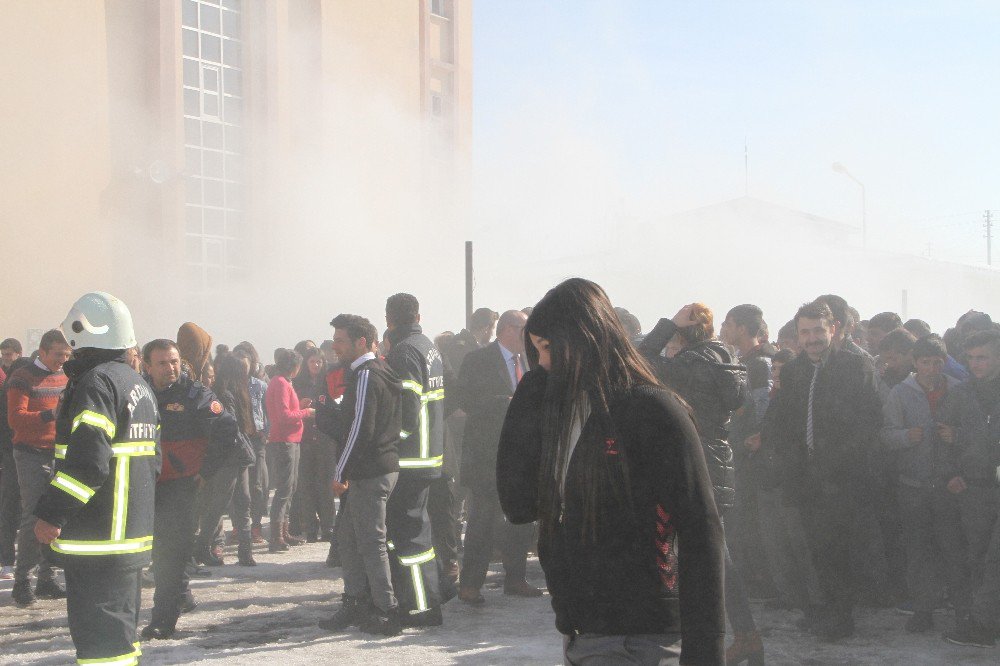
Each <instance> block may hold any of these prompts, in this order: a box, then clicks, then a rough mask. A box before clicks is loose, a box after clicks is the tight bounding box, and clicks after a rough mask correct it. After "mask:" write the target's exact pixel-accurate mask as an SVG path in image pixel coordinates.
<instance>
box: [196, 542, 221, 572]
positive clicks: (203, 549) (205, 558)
mask: <svg viewBox="0 0 1000 666" xmlns="http://www.w3.org/2000/svg"><path fill="white" fill-rule="evenodd" d="M194 559H195V561H196V562H198V564H204V565H205V566H207V567H221V566H222V565H223V564H225V562H223V561H222V559H221V558H219V557H217V556H216V554H215V553H213V552H212V549H211V548H209V547H208V546H204V545H202V544H198V546H197V547H196V548H195V551H194Z"/></svg>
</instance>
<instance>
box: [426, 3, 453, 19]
mask: <svg viewBox="0 0 1000 666" xmlns="http://www.w3.org/2000/svg"><path fill="white" fill-rule="evenodd" d="M431 14H434V15H435V16H440V17H441V18H451V0H431Z"/></svg>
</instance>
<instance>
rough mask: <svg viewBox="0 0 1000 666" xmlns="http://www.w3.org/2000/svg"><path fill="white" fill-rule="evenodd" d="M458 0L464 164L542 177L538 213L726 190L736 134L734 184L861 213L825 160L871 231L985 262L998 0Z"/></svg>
mask: <svg viewBox="0 0 1000 666" xmlns="http://www.w3.org/2000/svg"><path fill="white" fill-rule="evenodd" d="M474 13H475V14H474V16H475V18H474V21H475V38H474V48H475V51H474V63H475V76H474V85H475V146H476V148H475V155H476V161H477V166H478V168H479V170H480V173H481V176H482V175H483V174H485V175H486V179H487V180H489V181H490V182H497V180H498V179H500V182H502V178H503V174H511V173H513V172H518V178H517V179H514V180H511V181H509V182H508V183H507V185H508V186H509V187H511V188H515V189H517V190H520V191H523V190H525V189H531V187H530V184H531V182H539V183H541V182H549V181H550V180H551V183H552V187H551V188H548V189H547V188H544V187H541V186H539V188H538V189H537V190H534V191H532V194H533V195H534V196H535V197H536V198H535V203H536V204H540V205H541V207H542V208H547V209H548V210H549V211H550V212H551V211H555V210H557V209H560V208H561V207H562V206H566V207H567V208H568V210H569V211H570V212H569V213H568V215H570V216H572V215H574V214H576V213H579V212H580V211H574V209H573V205H574V204H573V203H572V202H573V201H577V202H578V201H581V200H582V201H584V202H585V204H584V207H585V208H586V209H587V210H594V209H595V208H596V209H600V208H601V207H605V208H606V209H608V210H610V209H616V208H622V209H625V210H627V211H628V212H629V213H630V214H637V215H656V214H659V213H664V214H665V213H672V212H676V211H679V210H684V209H687V208H693V207H697V206H702V205H707V204H711V203H716V202H719V201H723V200H726V199H731V198H734V197H738V196H742V195H743V194H744V188H745V176H746V173H745V170H744V142H745V141H747V142H748V143H749V193H750V194H751V195H752V196H756V197H759V198H762V199H766V200H769V201H773V202H776V203H779V204H782V205H785V206H789V207H791V208H796V209H800V210H804V211H807V212H810V213H814V214H817V215H821V216H825V217H830V218H833V219H836V220H840V221H843V222H847V223H851V224H860V219H861V202H860V194H859V188H858V187H857V186H856V185H855V184H854V183H852V182H851V181H850V180H848V179H847V178H846V177H844V176H842V175H839V174H837V173H834V172H833V170H832V169H831V164H832V163H833V162H841V163H843V164H844V165H845V166H846V167H847V168H848V169H849V170H850V171H851V173H853V174H854V176H856V177H857V178H858V179H859V180H860V181H862V182H863V183H864V184H865V186H866V188H867V203H868V221H869V238H870V241H871V242H872V244H873V245H874V246H875V247H887V248H888V247H891V248H894V249H896V250H901V251H907V252H913V253H916V254H928V253H929V255H930V256H932V257H934V258H938V259H947V260H951V261H962V262H968V263H977V262H978V263H982V262H984V261H985V241H984V240H983V228H982V221H983V220H982V215H983V211H984V210H985V209H987V208H992V209H994V210H996V209H1000V2H996V1H983V2H971V1H944V0H941V1H938V2H927V1H915V0H893V1H880V0H865V1H856V2H855V1H846V0H836V1H834V0H830V1H823V2H821V1H819V0H814V1H809V0H789V1H785V2H781V1H757V0H744V1H740V2H737V1H733V2H711V1H706V2H695V1H687V0H685V1H680V0H646V1H626V0H613V1H608V0H605V1H603V2H597V1H592V0H548V1H544V0H476V3H475V6H474ZM482 181H483V178H482V177H481V178H480V182H481V183H482ZM481 187H482V185H481ZM540 200H541V201H540ZM998 212H1000V211H998ZM995 247H997V248H1000V243H997V244H996V246H995ZM994 254H995V256H1000V250H998V251H996V252H995V253H994ZM995 265H1000V261H997V262H995Z"/></svg>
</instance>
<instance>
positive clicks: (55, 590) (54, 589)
mask: <svg viewBox="0 0 1000 666" xmlns="http://www.w3.org/2000/svg"><path fill="white" fill-rule="evenodd" d="M35 596H36V597H38V598H39V599H65V598H66V588H65V587H63V586H62V585H60V584H59V582H58V581H56V580H55V579H54V578H50V579H48V580H40V581H38V583H37V584H36V585H35Z"/></svg>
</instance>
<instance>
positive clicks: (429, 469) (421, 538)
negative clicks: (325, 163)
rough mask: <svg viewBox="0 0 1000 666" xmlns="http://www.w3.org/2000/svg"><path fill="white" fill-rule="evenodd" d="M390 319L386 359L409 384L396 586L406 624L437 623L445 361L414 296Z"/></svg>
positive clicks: (392, 546)
mask: <svg viewBox="0 0 1000 666" xmlns="http://www.w3.org/2000/svg"><path fill="white" fill-rule="evenodd" d="M385 320H386V326H387V327H388V329H389V331H388V334H387V336H388V339H389V344H390V348H389V355H388V356H387V357H386V362H387V363H388V365H389V367H390V368H392V369H393V371H395V373H396V374H397V375H398V376H399V378H400V379H401V380H402V384H403V397H402V400H403V428H402V432H401V433H400V442H399V480H398V481H397V482H396V487H395V488H394V489H393V491H392V495H390V496H389V503H388V505H387V507H386V532H387V535H388V538H389V564H390V567H391V569H392V585H393V589H394V590H395V593H396V598H397V599H398V601H399V609H400V615H401V618H400V619H401V621H402V624H403V626H436V625H440V624H441V622H442V619H441V602H440V592H439V589H438V570H437V562H436V561H435V559H434V547H433V542H432V538H431V524H430V519H429V518H428V516H427V497H428V490H429V488H430V485H431V482H433V481H434V480H435V479H437V478H439V477H440V476H441V467H442V464H443V460H444V365H443V363H442V360H441V354H440V353H439V352H438V350H437V347H435V346H434V343H433V342H431V341H430V339H428V338H427V336H426V335H424V334H423V332H422V329H421V328H420V313H419V304H418V302H417V299H416V298H415V297H413V296H412V295H410V294H396V295H394V296H390V297H389V298H388V300H386V303H385Z"/></svg>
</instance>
